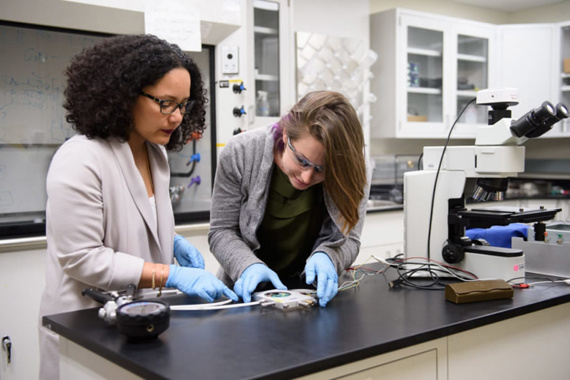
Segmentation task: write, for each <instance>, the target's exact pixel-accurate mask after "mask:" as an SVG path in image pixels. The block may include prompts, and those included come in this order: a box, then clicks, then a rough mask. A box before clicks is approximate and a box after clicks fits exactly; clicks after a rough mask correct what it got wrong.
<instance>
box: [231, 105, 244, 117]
mask: <svg viewBox="0 0 570 380" xmlns="http://www.w3.org/2000/svg"><path fill="white" fill-rule="evenodd" d="M245 114H246V113H245V108H243V106H241V108H238V107H234V116H235V117H241V115H245Z"/></svg>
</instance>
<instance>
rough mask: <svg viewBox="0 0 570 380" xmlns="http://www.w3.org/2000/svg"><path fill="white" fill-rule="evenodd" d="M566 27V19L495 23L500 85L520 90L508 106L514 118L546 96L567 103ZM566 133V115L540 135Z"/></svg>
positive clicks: (569, 32)
mask: <svg viewBox="0 0 570 380" xmlns="http://www.w3.org/2000/svg"><path fill="white" fill-rule="evenodd" d="M569 27H570V24H569V23H565V24H554V23H551V24H520V25H501V26H498V31H499V33H498V35H499V45H498V46H499V50H500V51H501V54H500V55H499V57H500V59H499V63H498V66H499V70H500V73H501V75H500V78H499V85H500V86H501V87H513V88H516V89H517V90H518V93H519V104H518V105H516V106H514V107H511V110H512V117H513V118H514V119H517V118H520V117H522V116H524V115H525V114H527V113H528V112H529V111H531V110H533V109H535V108H538V107H540V106H541V104H542V103H543V102H544V101H545V100H548V101H550V102H551V103H552V104H553V105H554V106H556V105H557V104H558V103H559V102H562V103H564V104H565V105H566V106H567V107H570V86H569V84H570V81H569V78H570V67H568V68H567V70H566V71H568V72H565V70H564V58H565V57H570V29H569ZM521 47H522V48H521ZM534 49H538V50H534ZM569 136H570V121H569V120H568V119H565V120H563V121H560V122H558V123H556V124H554V125H553V126H552V129H551V130H550V131H549V132H548V133H546V134H544V135H543V136H541V138H556V137H569Z"/></svg>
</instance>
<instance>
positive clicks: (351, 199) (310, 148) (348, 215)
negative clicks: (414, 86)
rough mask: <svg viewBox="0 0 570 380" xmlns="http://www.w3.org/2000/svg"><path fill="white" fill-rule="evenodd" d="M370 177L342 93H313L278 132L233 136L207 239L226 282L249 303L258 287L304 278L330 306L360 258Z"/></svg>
mask: <svg viewBox="0 0 570 380" xmlns="http://www.w3.org/2000/svg"><path fill="white" fill-rule="evenodd" d="M367 168H368V166H367V164H366V159H365V154H364V135H363V131H362V126H361V124H360V122H359V120H358V116H357V114H356V112H355V110H354V108H353V107H352V105H351V104H350V103H349V101H348V100H347V99H346V98H345V97H344V96H343V95H341V94H339V93H337V92H331V91H316V92H311V93H309V94H307V95H306V96H304V97H303V98H302V99H301V100H300V101H299V102H298V103H297V104H296V105H295V106H293V108H292V109H291V111H290V112H289V113H288V114H287V115H285V116H284V117H283V118H281V120H280V121H279V122H278V123H276V124H275V125H272V126H268V127H266V128H260V129H255V130H252V131H248V132H245V133H242V134H239V135H237V136H234V137H232V139H231V140H230V141H229V143H228V144H227V145H226V146H225V147H224V149H223V150H222V152H221V154H220V159H219V164H218V169H217V173H216V178H215V184H214V191H213V197H212V212H211V220H210V233H209V236H208V239H209V243H210V250H211V251H212V253H213V254H214V256H215V257H216V258H217V259H218V261H219V262H220V265H221V268H220V271H219V272H218V277H219V278H221V279H222V281H224V283H226V284H227V285H228V286H234V291H235V292H236V294H237V295H239V296H240V297H242V299H243V300H244V302H249V301H250V299H251V294H252V293H253V292H254V291H255V290H256V289H258V285H259V284H260V283H265V282H271V283H272V285H273V286H274V287H275V288H277V289H286V287H285V285H284V284H283V282H282V280H283V281H285V282H287V281H288V280H289V279H295V278H296V279H298V278H300V277H301V276H302V275H303V274H304V276H305V282H306V283H307V284H313V283H314V282H315V280H316V281H317V297H318V298H319V304H320V305H321V306H326V304H327V303H328V302H329V301H330V300H331V299H332V298H333V297H334V296H335V295H336V293H337V291H338V274H339V273H340V272H341V271H343V270H344V269H346V268H348V267H349V266H350V265H351V264H352V263H353V261H354V260H355V259H356V257H357V255H358V251H359V249H360V233H361V231H362V224H363V221H364V216H365V212H366V203H367V199H368V193H369V190H370V170H368V169H367Z"/></svg>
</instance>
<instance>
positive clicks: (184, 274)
mask: <svg viewBox="0 0 570 380" xmlns="http://www.w3.org/2000/svg"><path fill="white" fill-rule="evenodd" d="M165 286H166V287H167V288H176V289H178V290H180V291H182V292H184V293H186V294H188V295H190V296H198V297H202V298H203V299H205V300H206V301H208V302H213V301H214V300H215V299H218V298H220V297H221V296H222V295H224V296H226V297H228V298H230V299H232V300H233V301H238V300H239V299H238V297H237V296H236V294H235V293H234V292H232V291H231V289H230V288H228V287H227V286H226V285H224V283H223V282H221V281H220V280H218V279H217V278H216V276H214V275H213V274H211V273H210V272H208V271H206V270H204V269H198V268H186V267H181V266H178V265H171V266H170V273H169V274H168V279H167V280H166V284H165Z"/></svg>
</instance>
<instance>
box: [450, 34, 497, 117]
mask: <svg viewBox="0 0 570 380" xmlns="http://www.w3.org/2000/svg"><path fill="white" fill-rule="evenodd" d="M488 61H489V41H488V40H487V39H486V38H479V37H473V36H467V35H462V34H459V35H457V110H456V113H455V115H459V113H460V112H461V110H462V109H463V107H465V105H466V104H467V103H468V102H469V101H470V100H471V99H473V98H474V97H476V96H477V91H478V90H482V89H486V88H488V85H489V83H488V80H489V78H488ZM459 123H465V124H486V123H487V110H486V108H485V107H475V105H472V106H470V107H469V108H468V109H466V110H465V112H464V113H463V115H462V116H461V118H460V119H459Z"/></svg>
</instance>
